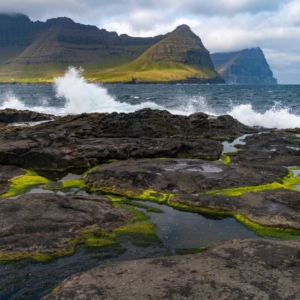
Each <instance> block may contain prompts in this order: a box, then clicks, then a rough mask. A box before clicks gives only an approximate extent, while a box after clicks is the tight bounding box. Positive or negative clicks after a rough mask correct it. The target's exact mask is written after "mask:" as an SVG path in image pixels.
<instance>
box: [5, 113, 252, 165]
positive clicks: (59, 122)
mask: <svg viewBox="0 0 300 300" xmlns="http://www.w3.org/2000/svg"><path fill="white" fill-rule="evenodd" d="M35 114H36V113H34V112H27V111H26V112H22V111H20V112H18V111H10V110H9V111H5V112H3V120H4V121H5V122H8V121H9V118H8V115H9V116H10V115H12V117H11V120H12V121H16V120H17V119H18V118H19V119H20V120H21V119H22V120H23V119H26V118H25V116H27V115H29V116H28V118H29V119H31V120H33V119H35V118H36V119H37V120H38V119H39V118H42V116H39V115H37V116H35ZM23 115H24V116H23ZM5 116H6V119H5ZM4 121H3V122H4ZM3 128H5V129H3ZM252 132H257V129H255V128H251V127H248V126H245V125H243V124H242V123H240V122H238V121H237V120H235V119H233V118H232V117H230V116H220V117H218V118H215V119H212V118H209V116H208V115H206V114H203V113H195V114H192V115H190V116H180V115H172V114H170V113H169V112H167V111H159V110H151V109H143V110H140V111H137V112H134V113H128V114H125V113H121V114H117V113H112V114H98V113H92V114H81V115H76V116H66V117H57V118H56V119H55V120H54V121H53V122H47V123H43V124H40V125H37V126H34V127H31V128H17V129H16V128H12V127H10V128H8V127H2V129H0V163H2V164H12V165H18V166H21V167H24V168H35V169H66V168H70V167H84V166H86V165H94V164H97V163H99V162H101V161H103V160H105V159H128V158H132V157H133V158H141V157H144V158H151V157H162V156H164V157H198V158H205V159H209V160H215V159H218V158H219V156H220V154H221V152H222V145H220V144H219V143H218V142H216V141H213V140H207V139H205V138H221V139H224V138H225V139H229V138H234V137H238V136H240V135H242V134H244V133H252ZM147 138H148V139H147Z"/></svg>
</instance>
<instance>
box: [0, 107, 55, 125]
mask: <svg viewBox="0 0 300 300" xmlns="http://www.w3.org/2000/svg"><path fill="white" fill-rule="evenodd" d="M55 118H56V117H55V116H52V115H48V114H43V113H38V112H34V111H30V110H16V109H10V108H7V109H4V110H0V126H1V125H6V124H12V123H23V122H41V121H50V120H53V119H55Z"/></svg>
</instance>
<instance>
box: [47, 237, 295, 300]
mask: <svg viewBox="0 0 300 300" xmlns="http://www.w3.org/2000/svg"><path fill="white" fill-rule="evenodd" d="M299 249H300V243H299V242H291V241H284V242H275V241H267V240H261V239H245V240H231V241H226V242H221V243H215V244H212V245H211V246H210V247H209V248H208V250H207V251H205V252H203V253H199V254H196V255H186V256H172V257H161V258H154V259H144V260H136V261H128V262H122V263H116V264H111V265H107V266H104V267H97V268H94V269H91V270H90V271H88V272H85V273H80V274H76V275H73V276H71V277H69V278H68V279H66V280H65V281H63V282H62V284H61V290H60V291H59V292H57V293H54V294H51V295H48V296H46V297H44V298H43V299H44V300H54V299H59V300H64V299H81V300H82V299H101V300H102V299H223V300H225V299H228V300H229V299H230V300H233V299H236V300H240V299H261V300H264V299H265V300H269V299H291V300H292V299H295V300H296V299H299V294H300V285H299V276H300V258H299V255H298V251H299Z"/></svg>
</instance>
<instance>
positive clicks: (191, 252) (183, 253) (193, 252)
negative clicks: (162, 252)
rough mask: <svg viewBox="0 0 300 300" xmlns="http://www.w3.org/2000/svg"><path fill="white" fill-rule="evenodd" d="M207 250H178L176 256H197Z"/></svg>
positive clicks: (200, 248)
mask: <svg viewBox="0 0 300 300" xmlns="http://www.w3.org/2000/svg"><path fill="white" fill-rule="evenodd" d="M205 250H206V247H199V248H188V249H176V254H178V255H187V254H197V253H200V252H203V251H205Z"/></svg>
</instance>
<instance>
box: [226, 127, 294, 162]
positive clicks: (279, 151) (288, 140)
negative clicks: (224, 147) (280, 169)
mask: <svg viewBox="0 0 300 300" xmlns="http://www.w3.org/2000/svg"><path fill="white" fill-rule="evenodd" d="M245 142H246V144H245V145H239V146H238V147H239V149H241V150H242V151H241V152H238V153H235V154H233V155H232V156H231V160H232V162H233V163H238V164H243V163H259V164H261V165H262V167H265V166H266V165H271V164H272V165H282V166H299V165H300V130H299V129H298V130H297V129H295V130H281V131H270V132H264V133H261V134H253V135H250V136H247V137H246V138H245Z"/></svg>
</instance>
